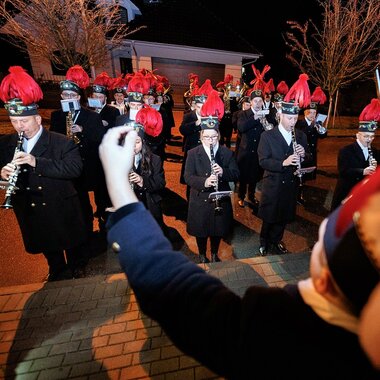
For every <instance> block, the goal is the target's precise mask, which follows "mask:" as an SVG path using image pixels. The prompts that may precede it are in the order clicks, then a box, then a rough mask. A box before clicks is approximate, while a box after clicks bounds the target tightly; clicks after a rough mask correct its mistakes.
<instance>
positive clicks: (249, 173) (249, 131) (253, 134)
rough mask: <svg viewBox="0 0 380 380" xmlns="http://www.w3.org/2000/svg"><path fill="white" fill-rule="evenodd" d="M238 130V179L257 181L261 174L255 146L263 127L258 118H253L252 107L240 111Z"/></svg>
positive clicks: (257, 143) (257, 144)
mask: <svg viewBox="0 0 380 380" xmlns="http://www.w3.org/2000/svg"><path fill="white" fill-rule="evenodd" d="M237 127H238V131H239V133H240V135H241V140H240V144H239V150H238V153H237V156H236V160H237V163H238V166H239V170H240V180H241V181H244V182H248V183H250V182H258V181H259V180H260V179H261V177H262V174H263V170H262V168H261V167H260V165H259V157H258V154H257V148H258V146H259V142H260V136H261V134H262V133H263V132H264V127H263V126H262V124H261V123H260V121H259V120H255V115H254V113H253V111H252V109H251V108H250V109H248V110H245V111H242V112H241V113H240V114H239V118H238V120H237Z"/></svg>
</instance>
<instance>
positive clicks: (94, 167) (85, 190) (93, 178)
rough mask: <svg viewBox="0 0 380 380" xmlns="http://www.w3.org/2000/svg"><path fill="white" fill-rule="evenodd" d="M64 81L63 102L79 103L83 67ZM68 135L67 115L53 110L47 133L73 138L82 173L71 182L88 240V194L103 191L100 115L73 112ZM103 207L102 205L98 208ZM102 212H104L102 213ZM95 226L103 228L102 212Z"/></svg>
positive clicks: (84, 75) (83, 85) (86, 81)
mask: <svg viewBox="0 0 380 380" xmlns="http://www.w3.org/2000/svg"><path fill="white" fill-rule="evenodd" d="M66 78H67V79H66V80H64V81H61V83H60V87H61V97H62V99H63V100H66V101H69V100H72V101H73V102H78V103H79V102H80V101H81V100H82V97H83V95H84V94H83V89H85V88H86V87H87V86H88V85H89V81H90V80H89V77H88V75H87V73H86V72H85V71H84V70H83V68H82V67H81V66H79V65H75V66H73V67H72V68H70V69H69V70H68V71H67V74H66ZM71 118H72V120H71V121H70V123H71V124H72V128H71V133H70V131H68V126H67V124H68V112H66V111H63V110H62V109H60V110H56V111H53V112H52V113H51V119H50V130H51V131H53V132H58V133H61V134H63V135H66V134H67V133H68V132H69V133H70V134H71V135H73V136H75V137H76V140H75V141H76V142H77V143H78V147H79V151H80V155H81V157H82V161H83V172H82V175H81V176H80V178H78V179H77V180H76V181H75V187H76V189H77V191H78V194H79V198H80V202H81V207H82V212H83V215H84V219H85V223H86V227H87V233H88V237H89V238H91V237H92V233H93V220H94V211H93V209H92V205H91V202H90V196H89V191H94V193H95V198H96V197H97V195H98V192H99V191H98V190H99V188H104V181H105V180H104V175H103V170H102V167H101V163H100V160H99V145H100V143H101V141H102V138H103V136H104V133H105V131H106V128H105V127H104V126H103V123H102V119H101V117H100V115H99V114H98V113H96V112H94V111H91V110H89V109H87V108H84V107H83V106H80V105H79V107H77V109H74V110H73V112H72V114H71ZM101 206H102V207H103V206H104V205H103V204H102V205H101ZM103 211H104V210H103ZM99 215H100V216H99V227H100V228H101V229H103V227H104V223H105V221H103V220H100V218H101V217H103V212H102V213H100V214H99Z"/></svg>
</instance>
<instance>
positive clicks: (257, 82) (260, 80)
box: [250, 64, 270, 91]
mask: <svg viewBox="0 0 380 380" xmlns="http://www.w3.org/2000/svg"><path fill="white" fill-rule="evenodd" d="M252 70H253V74H255V77H256V78H255V79H253V80H252V81H251V83H250V84H253V89H254V90H261V91H264V90H265V81H264V75H265V74H266V73H267V72H268V71H269V70H270V66H268V65H265V66H264V68H263V71H262V72H261V73H260V71H259V70H258V69H256V67H255V65H254V64H252Z"/></svg>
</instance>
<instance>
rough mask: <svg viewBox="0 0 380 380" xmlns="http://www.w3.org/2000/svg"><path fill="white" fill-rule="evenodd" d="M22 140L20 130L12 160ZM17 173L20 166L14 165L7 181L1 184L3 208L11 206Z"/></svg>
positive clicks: (22, 135) (15, 188)
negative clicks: (3, 184)
mask: <svg viewBox="0 0 380 380" xmlns="http://www.w3.org/2000/svg"><path fill="white" fill-rule="evenodd" d="M23 141H24V132H20V133H19V135H18V139H17V144H16V149H15V151H14V154H13V159H12V162H13V161H14V159H15V158H16V154H17V153H18V152H20V151H21V149H22V143H23ZM19 173H20V166H16V170H15V171H14V172H13V173H12V174H11V175H10V176H9V178H8V183H7V184H6V185H5V186H1V187H4V188H5V189H6V191H5V200H4V203H3V204H2V205H1V206H0V207H1V208H5V209H10V208H13V206H12V203H11V198H12V194H14V193H15V192H16V190H18V187H16V182H17V178H18V175H19Z"/></svg>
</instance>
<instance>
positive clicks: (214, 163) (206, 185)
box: [184, 90, 239, 263]
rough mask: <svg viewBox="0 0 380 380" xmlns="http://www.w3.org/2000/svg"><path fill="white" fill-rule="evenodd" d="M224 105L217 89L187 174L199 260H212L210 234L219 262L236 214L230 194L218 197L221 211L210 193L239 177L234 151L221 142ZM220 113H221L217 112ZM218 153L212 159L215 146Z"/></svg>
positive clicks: (206, 106)
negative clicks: (233, 211) (208, 243)
mask: <svg viewBox="0 0 380 380" xmlns="http://www.w3.org/2000/svg"><path fill="white" fill-rule="evenodd" d="M223 112H224V105H223V102H222V100H221V99H220V97H219V95H218V93H217V91H215V90H213V92H212V93H211V94H210V95H209V96H208V98H207V100H206V102H205V104H204V105H203V107H202V117H201V124H200V127H201V132H200V140H201V145H199V146H197V147H195V148H193V149H190V150H189V152H188V156H187V160H186V166H185V173H184V178H185V181H186V184H187V185H188V186H189V187H190V197H189V209H188V216H187V232H188V233H189V234H190V235H192V236H195V238H196V242H197V246H198V252H199V260H200V262H202V263H208V262H209V261H210V260H209V259H208V258H207V256H206V251H207V240H208V238H210V245H211V261H212V262H218V261H220V258H219V256H218V250H219V245H220V241H221V239H222V238H223V237H225V236H226V235H227V234H228V233H229V232H230V231H231V228H232V224H233V223H232V222H233V214H232V204H231V199H230V197H229V196H226V197H224V198H222V199H219V200H218V207H221V210H220V211H218V210H217V209H216V208H217V207H216V206H217V205H216V204H215V202H212V201H210V199H209V194H210V193H212V192H214V191H215V190H218V191H229V190H231V189H230V186H229V182H234V181H237V179H238V178H239V169H238V167H237V164H236V161H235V158H234V155H233V152H232V151H231V150H230V149H228V148H226V147H225V146H220V145H219V142H218V141H219V120H220V119H221V118H222V116H223ZM216 115H218V116H216ZM210 147H212V150H213V153H214V160H212V156H211V150H210Z"/></svg>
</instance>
